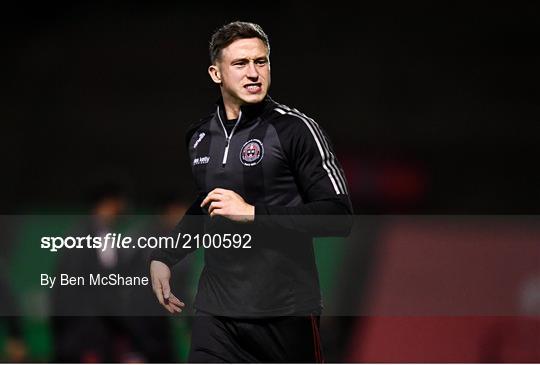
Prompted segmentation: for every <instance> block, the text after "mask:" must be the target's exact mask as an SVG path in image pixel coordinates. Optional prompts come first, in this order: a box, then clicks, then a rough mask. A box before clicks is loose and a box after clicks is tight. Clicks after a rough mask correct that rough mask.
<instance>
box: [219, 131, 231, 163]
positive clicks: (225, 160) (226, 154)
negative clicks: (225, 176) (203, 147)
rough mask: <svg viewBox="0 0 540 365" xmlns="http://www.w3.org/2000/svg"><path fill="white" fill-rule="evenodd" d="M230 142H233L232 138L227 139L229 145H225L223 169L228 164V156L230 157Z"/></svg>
mask: <svg viewBox="0 0 540 365" xmlns="http://www.w3.org/2000/svg"><path fill="white" fill-rule="evenodd" d="M230 142H231V137H227V143H226V144H225V153H224V154H223V161H222V162H221V166H222V167H225V164H226V163H227V156H228V155H229V144H230Z"/></svg>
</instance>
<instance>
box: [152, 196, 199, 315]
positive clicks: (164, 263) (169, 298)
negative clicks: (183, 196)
mask: <svg viewBox="0 0 540 365" xmlns="http://www.w3.org/2000/svg"><path fill="white" fill-rule="evenodd" d="M203 197H204V196H203V195H200V196H199V197H198V198H197V199H196V200H195V202H194V203H193V204H192V205H191V206H190V207H189V209H188V210H187V211H186V214H185V215H184V217H183V218H182V219H181V220H180V222H179V223H178V224H177V225H176V227H175V228H174V229H173V231H172V233H171V235H172V236H176V235H178V234H180V233H182V234H184V233H187V234H191V235H194V234H197V233H201V232H202V230H203V225H204V224H203V217H202V215H204V214H205V213H204V212H203V210H202V209H201V201H202V198H203ZM191 247H192V248H190V249H186V248H184V247H183V246H181V247H161V248H156V249H154V250H153V251H152V253H151V254H150V276H151V278H152V290H153V291H154V294H155V295H156V297H157V299H158V301H159V303H160V304H161V305H162V306H163V307H164V308H165V309H167V310H168V311H169V312H170V313H180V312H181V311H182V308H183V307H184V306H185V305H184V303H183V302H182V301H181V300H180V299H178V298H177V297H176V296H175V295H174V294H173V293H171V288H170V283H169V282H170V278H171V267H172V266H174V265H175V264H176V263H177V262H178V261H180V260H182V259H183V258H184V257H186V256H187V255H188V254H189V253H190V252H193V251H194V250H195V246H194V245H192V246H191Z"/></svg>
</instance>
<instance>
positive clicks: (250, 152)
mask: <svg viewBox="0 0 540 365" xmlns="http://www.w3.org/2000/svg"><path fill="white" fill-rule="evenodd" d="M263 156H264V147H263V144H262V142H261V141H259V140H258V139H250V140H249V141H247V142H246V143H244V145H243V146H242V149H241V150H240V161H242V164H244V165H246V166H254V165H256V164H258V163H259V162H261V160H262V158H263Z"/></svg>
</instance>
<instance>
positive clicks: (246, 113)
mask: <svg viewBox="0 0 540 365" xmlns="http://www.w3.org/2000/svg"><path fill="white" fill-rule="evenodd" d="M216 104H217V106H216V115H217V120H218V123H219V124H220V127H221V128H223V134H224V136H225V150H224V151H223V160H222V162H221V166H222V167H225V165H227V158H228V156H229V147H230V144H231V139H232V138H233V136H234V132H235V131H236V130H237V129H239V128H244V127H246V126H249V125H251V124H254V123H257V122H258V121H259V120H260V118H261V116H262V115H263V114H265V113H266V112H268V111H269V110H272V109H273V108H272V107H273V105H274V104H275V102H274V101H273V100H272V99H271V98H270V97H269V96H268V95H267V96H266V97H265V98H264V99H263V100H262V101H261V102H260V103H257V104H247V105H244V106H242V107H240V112H239V113H238V118H237V119H236V123H235V124H234V127H233V129H232V130H231V132H230V133H228V132H227V128H225V122H224V121H226V120H227V113H226V112H225V105H224V104H223V98H220V99H219V100H218V102H217V103H216Z"/></svg>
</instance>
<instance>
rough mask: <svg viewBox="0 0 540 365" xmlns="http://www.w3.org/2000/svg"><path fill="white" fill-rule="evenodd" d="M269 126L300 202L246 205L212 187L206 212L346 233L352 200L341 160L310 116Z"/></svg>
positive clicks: (316, 231)
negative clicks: (294, 203)
mask: <svg viewBox="0 0 540 365" xmlns="http://www.w3.org/2000/svg"><path fill="white" fill-rule="evenodd" d="M282 118H283V119H281V121H280V122H279V123H276V124H275V125H274V126H275V128H276V131H277V133H278V137H279V139H280V142H281V145H282V148H283V152H284V154H285V156H286V158H287V160H288V161H289V166H290V168H291V171H292V172H293V174H294V178H295V181H296V183H297V186H298V190H299V192H300V194H301V196H302V200H303V203H302V204H297V205H295V206H276V205H256V206H252V205H249V204H247V203H246V202H245V201H244V200H243V198H242V197H241V196H239V195H238V194H236V193H235V192H233V191H230V190H225V189H215V190H214V191H212V192H210V193H209V194H208V196H207V197H206V198H205V200H204V201H203V206H208V210H209V212H210V215H211V216H214V215H221V216H225V217H227V218H229V219H232V220H235V221H239V222H251V221H253V220H254V221H255V223H256V224H259V225H262V226H266V227H270V228H286V229H290V230H294V231H299V232H304V233H308V234H312V235H313V236H347V235H348V234H349V232H350V230H351V227H352V213H353V211H352V205H351V202H350V199H349V195H348V188H347V183H346V181H345V175H344V173H343V169H342V168H341V165H340V164H339V162H338V161H337V158H336V156H335V153H334V151H333V148H332V146H331V144H330V141H329V140H328V137H327V136H326V134H325V133H324V132H323V131H322V130H321V129H320V127H319V126H318V125H317V124H316V123H315V122H314V121H313V120H311V119H309V118H307V117H305V116H303V115H301V114H298V113H296V112H294V113H292V112H291V114H287V115H286V116H284V117H282Z"/></svg>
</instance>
